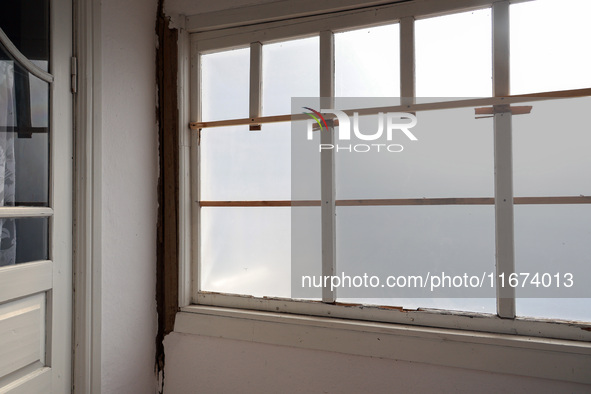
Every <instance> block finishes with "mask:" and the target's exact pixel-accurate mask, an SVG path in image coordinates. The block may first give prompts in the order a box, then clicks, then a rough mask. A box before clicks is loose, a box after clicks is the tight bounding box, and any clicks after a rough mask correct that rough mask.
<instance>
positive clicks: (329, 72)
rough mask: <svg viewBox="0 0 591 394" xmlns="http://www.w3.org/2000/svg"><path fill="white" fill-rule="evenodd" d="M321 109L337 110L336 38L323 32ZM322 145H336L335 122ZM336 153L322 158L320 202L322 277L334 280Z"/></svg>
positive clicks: (330, 298)
mask: <svg viewBox="0 0 591 394" xmlns="http://www.w3.org/2000/svg"><path fill="white" fill-rule="evenodd" d="M320 97H321V99H320V107H321V109H331V108H333V107H334V35H333V33H332V31H323V32H320ZM320 142H321V143H322V144H331V145H333V144H334V126H333V125H332V122H331V124H330V126H329V129H328V130H327V132H326V133H320ZM334 160H335V157H334V153H333V150H332V149H325V150H323V151H322V154H321V157H320V183H321V189H320V198H321V200H322V206H321V222H322V275H323V276H324V277H326V276H333V275H335V271H336V238H335V236H336V231H335V230H336V222H335V216H336V211H335V180H334V177H335V169H334ZM322 301H323V302H329V303H331V302H335V301H336V291H335V290H331V288H330V287H323V288H322Z"/></svg>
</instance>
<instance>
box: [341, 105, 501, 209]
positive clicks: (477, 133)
mask: <svg viewBox="0 0 591 394" xmlns="http://www.w3.org/2000/svg"><path fill="white" fill-rule="evenodd" d="M416 118H417V124H416V126H414V127H413V128H412V129H410V131H411V132H412V134H413V135H414V136H415V137H416V138H417V140H416V141H411V140H409V138H407V137H406V136H405V135H404V134H403V133H402V132H400V131H397V132H396V133H394V132H393V137H392V140H390V141H387V140H386V138H385V137H384V138H382V139H381V140H379V141H361V140H356V139H355V138H354V137H353V136H352V137H351V140H349V141H342V142H339V144H340V146H341V148H342V149H340V150H339V151H338V152H337V153H336V165H335V168H336V185H337V187H336V189H337V198H338V199H367V198H424V197H426V198H443V197H451V198H454V197H493V196H494V179H493V178H494V164H493V133H492V119H491V118H487V119H475V117H474V109H473V108H462V109H453V110H438V111H425V112H419V113H417V114H416ZM351 122H354V118H351ZM384 122H385V120H384ZM378 123H379V120H378V117H377V116H367V117H363V116H362V117H360V118H359V129H360V130H361V131H363V132H364V133H365V134H371V133H370V131H371V132H375V130H376V129H377V128H378ZM351 134H352V135H353V133H351ZM384 135H385V133H384ZM345 142H346V143H345ZM373 143H381V144H382V145H384V146H382V147H381V148H380V150H379V151H378V150H377V147H375V146H374V145H372V144H373ZM395 144H398V148H396V147H395V146H394V145H395ZM349 146H352V149H351V150H350V151H349V149H347V148H348V147H349ZM368 146H369V147H370V148H371V149H370V150H369V151H367V152H366V151H365V150H366V149H367V147H368ZM390 146H394V148H392V149H391V151H390V150H388V149H387V148H389V147H390ZM356 149H357V150H356Z"/></svg>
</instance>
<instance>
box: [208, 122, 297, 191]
mask: <svg viewBox="0 0 591 394" xmlns="http://www.w3.org/2000/svg"><path fill="white" fill-rule="evenodd" d="M290 139H291V136H290V125H289V123H287V122H286V123H277V124H265V125H263V127H262V130H261V131H259V132H251V131H249V130H248V126H237V127H220V128H211V129H204V130H203V131H202V132H201V199H202V200H223V201H225V200H289V199H290V193H291V190H290V187H291V182H290V171H291V157H290Z"/></svg>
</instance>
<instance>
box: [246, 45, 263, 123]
mask: <svg viewBox="0 0 591 394" xmlns="http://www.w3.org/2000/svg"><path fill="white" fill-rule="evenodd" d="M262 81H263V45H262V44H261V43H260V42H258V41H257V42H252V43H251V44H250V91H249V100H250V102H249V117H250V118H251V119H254V118H259V117H261V115H262V99H261V98H262V93H261V92H262V90H263V89H262ZM258 130H261V125H260V124H251V125H250V131H258Z"/></svg>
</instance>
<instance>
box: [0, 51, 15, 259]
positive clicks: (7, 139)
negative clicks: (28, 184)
mask: <svg viewBox="0 0 591 394" xmlns="http://www.w3.org/2000/svg"><path fill="white" fill-rule="evenodd" d="M14 97H15V95H14V66H13V62H11V61H6V60H0V206H4V207H5V206H14V201H15V199H14V193H15V172H14V171H15V160H14V136H15V133H14V126H15V124H16V116H15V98H14ZM15 263H16V228H15V220H14V219H6V218H0V266H4V265H11V264H15Z"/></svg>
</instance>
